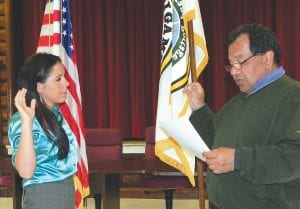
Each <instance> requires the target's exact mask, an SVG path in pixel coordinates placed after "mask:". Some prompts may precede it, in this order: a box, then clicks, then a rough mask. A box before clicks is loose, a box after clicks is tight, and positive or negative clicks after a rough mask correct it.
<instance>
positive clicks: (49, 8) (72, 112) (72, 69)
mask: <svg viewBox="0 0 300 209" xmlns="http://www.w3.org/2000/svg"><path fill="white" fill-rule="evenodd" d="M37 52H47V53H51V54H54V55H56V56H59V57H60V58H61V61H62V64H63V65H64V67H65V72H66V73H65V76H66V79H67V80H68V82H69V84H70V85H69V88H68V96H67V99H66V102H65V103H63V104H62V105H60V109H61V112H62V114H63V117H64V118H65V120H66V121H67V122H68V124H69V126H70V128H71V130H72V132H73V134H74V136H75V137H76V139H77V144H78V163H77V170H78V171H77V174H76V175H75V177H74V184H75V192H76V193H75V203H74V205H75V208H76V209H82V208H83V198H85V197H86V196H88V195H89V193H90V189H89V184H88V163H87V156H86V145H85V139H84V134H83V132H84V124H83V118H82V106H81V93H80V85H79V78H78V71H77V58H76V51H75V46H74V40H73V33H72V23H71V12H70V2H69V0H49V1H48V2H47V4H46V8H45V13H44V17H43V24H42V28H41V33H40V38H39V42H38V48H37Z"/></svg>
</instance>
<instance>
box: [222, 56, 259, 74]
mask: <svg viewBox="0 0 300 209" xmlns="http://www.w3.org/2000/svg"><path fill="white" fill-rule="evenodd" d="M256 55H261V53H257V54H252V55H251V56H250V57H248V58H247V59H245V60H244V61H242V62H236V63H233V64H229V65H226V66H225V70H226V71H227V72H229V73H230V71H231V69H232V68H233V67H235V68H236V69H238V70H240V69H241V68H242V67H243V64H245V63H246V62H247V61H249V60H250V59H251V58H252V57H255V56H256Z"/></svg>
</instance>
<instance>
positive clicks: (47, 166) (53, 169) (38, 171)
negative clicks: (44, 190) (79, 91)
mask: <svg viewBox="0 0 300 209" xmlns="http://www.w3.org/2000/svg"><path fill="white" fill-rule="evenodd" d="M52 112H53V113H54V114H55V116H56V117H57V119H58V120H61V119H62V120H63V117H62V115H61V113H60V110H59V108H58V107H57V106H54V107H53V108H52ZM21 123H22V119H21V116H20V114H19V113H18V112H17V113H15V114H14V115H13V116H12V118H11V120H10V123H9V128H8V138H9V142H10V144H11V146H12V149H13V153H12V164H13V166H15V156H16V153H17V151H18V149H19V145H20V137H21ZM62 127H63V129H64V130H65V132H66V134H67V137H68V139H69V145H70V149H69V154H68V156H67V157H66V158H65V159H63V160H58V158H57V151H58V147H57V146H55V145H53V144H52V143H51V142H50V141H49V140H48V138H47V136H46V134H45V132H44V131H43V129H42V127H41V125H40V123H39V122H38V120H37V119H36V118H34V120H33V123H32V135H33V141H34V149H35V152H36V161H37V162H36V168H35V171H34V174H33V176H32V177H31V179H23V182H22V185H23V187H25V186H27V185H31V184H41V183H47V182H54V181H61V180H64V179H66V178H68V177H70V176H72V175H73V174H75V173H76V171H77V159H78V154H77V141H76V138H75V136H74V135H73V133H72V131H71V129H70V127H69V126H68V124H67V123H66V121H65V120H63V121H62Z"/></svg>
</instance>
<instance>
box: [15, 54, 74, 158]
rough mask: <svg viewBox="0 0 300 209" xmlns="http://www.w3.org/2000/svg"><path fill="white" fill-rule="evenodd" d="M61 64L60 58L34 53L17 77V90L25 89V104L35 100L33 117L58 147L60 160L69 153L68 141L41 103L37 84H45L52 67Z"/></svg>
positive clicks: (45, 106) (62, 130) (52, 116)
mask: <svg viewBox="0 0 300 209" xmlns="http://www.w3.org/2000/svg"><path fill="white" fill-rule="evenodd" d="M58 62H61V60H60V58H59V57H57V56H55V55H52V54H46V53H36V54H34V55H32V56H31V57H30V58H29V59H27V61H26V62H25V64H24V65H23V67H22V69H21V71H20V73H19V76H18V81H17V84H18V89H22V88H25V89H27V93H26V104H27V105H28V106H29V105H30V103H31V100H32V99H36V107H35V112H36V113H35V115H36V118H37V119H38V121H39V123H40V124H41V127H42V129H43V130H44V132H45V133H46V135H47V137H48V140H49V141H50V142H52V143H53V144H54V145H56V146H57V147H58V153H57V155H58V159H59V160H62V159H64V158H66V157H67V155H68V153H69V140H68V137H67V135H66V133H65V131H64V129H63V128H62V126H61V124H59V122H58V121H57V119H56V116H55V115H54V114H53V113H52V112H51V110H50V107H48V106H47V105H46V104H44V103H43V102H42V101H41V97H40V94H39V93H38V92H37V84H38V83H45V81H46V80H47V78H48V77H49V75H50V73H51V71H52V67H53V66H54V65H55V64H56V63H58Z"/></svg>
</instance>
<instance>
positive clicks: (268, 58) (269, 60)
mask: <svg viewBox="0 0 300 209" xmlns="http://www.w3.org/2000/svg"><path fill="white" fill-rule="evenodd" d="M264 62H265V63H266V64H267V65H268V66H272V65H273V64H274V52H273V51H272V50H269V51H267V52H266V53H265V54H264Z"/></svg>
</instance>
